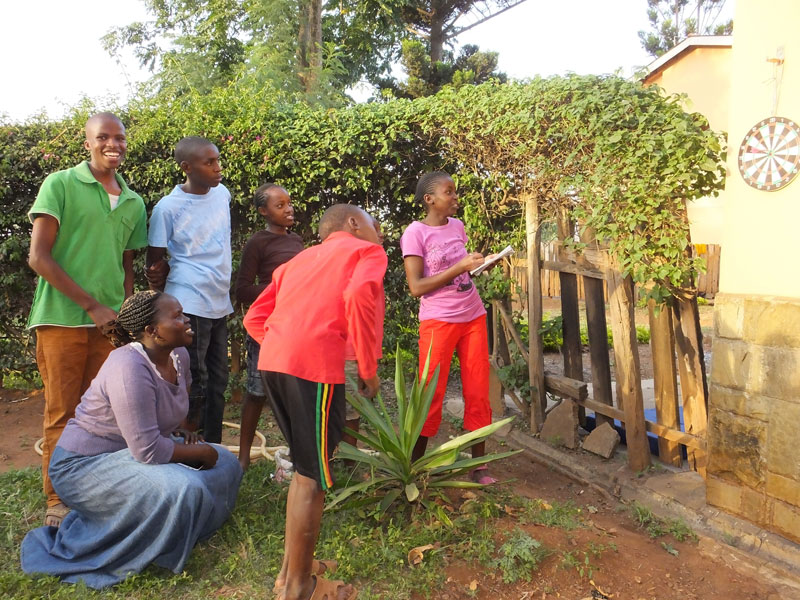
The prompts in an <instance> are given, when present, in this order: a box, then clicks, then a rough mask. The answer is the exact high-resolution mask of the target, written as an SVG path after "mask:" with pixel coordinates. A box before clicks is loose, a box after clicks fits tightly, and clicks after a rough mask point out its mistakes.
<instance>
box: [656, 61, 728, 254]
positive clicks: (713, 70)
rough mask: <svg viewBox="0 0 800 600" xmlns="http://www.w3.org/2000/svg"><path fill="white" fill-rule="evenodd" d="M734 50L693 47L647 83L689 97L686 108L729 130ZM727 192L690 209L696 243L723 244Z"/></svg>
mask: <svg viewBox="0 0 800 600" xmlns="http://www.w3.org/2000/svg"><path fill="white" fill-rule="evenodd" d="M730 77H731V49H730V48H726V47H724V46H710V47H698V48H691V49H689V50H687V51H686V52H684V53H683V54H681V55H680V56H679V57H678V58H677V59H676V60H674V61H673V62H672V63H670V64H668V65H667V66H666V67H664V68H663V69H661V70H660V71H659V72H658V74H656V75H654V76H650V77H647V78H646V79H645V83H648V84H655V85H658V86H660V87H662V88H664V91H665V92H666V93H668V94H686V95H687V98H686V100H685V102H684V107H685V108H686V110H687V111H690V112H699V113H701V114H702V115H704V116H705V117H706V118H707V119H708V122H709V124H710V125H711V128H712V129H714V130H716V131H726V130H727V129H728V107H729V105H730V101H729V100H730ZM724 205H725V191H724V190H723V191H722V192H720V194H719V196H715V197H709V198H699V199H698V200H695V201H694V202H690V203H689V206H688V207H687V208H688V216H689V224H690V230H691V235H692V242H694V243H695V244H722V239H723V227H724V221H723V207H724Z"/></svg>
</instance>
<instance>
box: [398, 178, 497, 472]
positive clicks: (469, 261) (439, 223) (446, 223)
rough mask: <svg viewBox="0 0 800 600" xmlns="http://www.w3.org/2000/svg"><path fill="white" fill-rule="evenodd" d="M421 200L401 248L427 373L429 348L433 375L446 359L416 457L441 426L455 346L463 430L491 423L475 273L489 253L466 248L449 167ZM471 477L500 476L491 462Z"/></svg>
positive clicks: (430, 181)
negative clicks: (420, 213) (420, 215)
mask: <svg viewBox="0 0 800 600" xmlns="http://www.w3.org/2000/svg"><path fill="white" fill-rule="evenodd" d="M415 199H416V200H417V202H420V203H422V205H423V206H424V207H425V212H426V215H425V218H424V219H422V220H421V221H415V222H414V223H411V225H409V226H408V227H407V228H406V230H405V232H404V233H403V236H402V238H401V239H400V247H401V249H402V251H403V262H404V265H405V270H406V278H407V279H408V287H409V289H410V290H411V295H412V296H414V297H416V298H421V300H420V306H419V320H420V324H419V362H420V373H421V372H422V369H423V368H424V366H425V359H426V357H427V354H428V348H429V347H430V349H431V363H430V373H431V375H432V373H433V370H434V369H435V368H436V366H437V365H439V380H438V382H437V385H436V392H435V394H434V396H433V401H432V403H431V409H430V412H429V413H428V419H427V421H426V422H425V426H424V427H423V428H422V434H421V435H420V438H419V440H418V441H417V445H416V446H415V447H414V452H413V454H412V459H413V460H416V459H418V458H420V457H421V456H422V455H423V454H425V449H426V447H427V444H428V438H429V437H431V436H433V435H436V433H437V432H438V431H439V425H440V424H441V422H442V401H443V400H444V394H445V391H446V390H447V376H448V374H449V372H450V361H451V360H452V358H453V351H455V352H457V353H458V360H459V362H460V364H461V383H462V387H463V394H464V428H465V429H467V430H468V431H475V430H476V429H480V428H481V427H484V426H486V425H489V424H490V423H491V421H492V411H491V407H490V406H489V343H488V335H487V331H486V310H485V309H484V308H483V302H482V301H481V298H480V296H479V295H478V291H477V290H476V289H475V285H474V284H473V282H472V278H471V277H470V275H469V272H470V271H471V270H473V269H475V268H477V267H479V266H481V265H482V264H483V262H484V257H483V255H482V254H481V253H479V252H467V248H466V243H467V235H466V232H465V231H464V224H463V223H462V222H461V221H459V220H458V219H456V218H454V215H455V214H456V212H457V211H458V193H457V192H456V186H455V183H454V182H453V179H452V178H451V177H450V175H448V174H447V173H445V172H444V171H434V172H432V173H426V174H425V175H423V176H422V177H421V178H420V180H419V182H418V183H417V190H416V195H415ZM485 452H486V448H485V443H484V442H481V443H480V444H476V445H475V446H473V447H472V456H473V457H475V458H477V457H480V456H483V455H484V454H485ZM472 476H473V479H474V480H475V481H477V482H479V483H483V484H489V483H494V482H495V480H494V479H493V478H492V477H490V476H489V475H488V472H487V467H486V466H485V465H484V466H481V467H478V468H477V469H475V471H473V474H472Z"/></svg>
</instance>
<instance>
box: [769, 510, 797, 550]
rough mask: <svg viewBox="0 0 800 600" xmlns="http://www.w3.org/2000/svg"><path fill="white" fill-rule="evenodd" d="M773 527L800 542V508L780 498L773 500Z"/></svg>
mask: <svg viewBox="0 0 800 600" xmlns="http://www.w3.org/2000/svg"><path fill="white" fill-rule="evenodd" d="M772 528H773V529H774V530H775V531H777V532H778V533H780V534H781V535H783V536H786V537H787V538H789V539H791V540H794V541H795V542H800V508H798V507H797V506H792V505H791V504H787V503H786V502H781V501H780V500H773V501H772Z"/></svg>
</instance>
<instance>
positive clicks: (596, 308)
mask: <svg viewBox="0 0 800 600" xmlns="http://www.w3.org/2000/svg"><path fill="white" fill-rule="evenodd" d="M583 286H584V289H585V290H586V329H587V332H588V334H589V356H590V357H591V363H592V396H593V398H594V400H596V401H597V402H600V403H602V404H607V405H608V406H611V405H612V404H613V403H614V397H613V395H612V392H611V361H610V359H609V355H608V335H607V333H606V306H605V300H604V289H603V288H604V282H602V281H600V280H599V279H592V278H584V279H583ZM608 421H609V419H607V418H605V417H603V416H598V417H597V424H598V425H602V424H603V423H604V422H608Z"/></svg>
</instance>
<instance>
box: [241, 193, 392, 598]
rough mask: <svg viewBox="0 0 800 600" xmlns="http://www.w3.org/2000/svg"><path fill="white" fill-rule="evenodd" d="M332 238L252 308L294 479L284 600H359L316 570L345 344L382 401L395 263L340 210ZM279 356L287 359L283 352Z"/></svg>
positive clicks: (279, 583)
mask: <svg viewBox="0 0 800 600" xmlns="http://www.w3.org/2000/svg"><path fill="white" fill-rule="evenodd" d="M320 229H327V230H328V231H331V232H332V233H330V234H329V235H328V236H327V237H326V238H325V241H324V242H322V243H321V244H319V245H318V246H313V247H311V248H307V249H306V250H304V251H303V252H301V253H300V254H298V255H297V256H295V257H294V258H293V259H291V260H290V261H289V262H287V263H285V264H283V265H281V266H280V267H278V268H277V269H276V270H275V272H274V273H273V275H272V283H270V285H269V286H268V287H267V288H266V289H265V290H264V291H263V292H262V293H261V295H259V297H258V298H257V299H256V301H255V302H254V303H253V304H252V305H251V306H250V310H248V311H247V315H246V316H245V318H244V326H245V328H246V329H247V333H249V334H250V335H251V336H252V337H253V339H255V340H256V341H257V342H258V343H260V344H261V345H262V346H263V345H264V344H266V346H265V347H268V348H275V349H276V351H274V352H262V353H261V355H260V356H259V361H258V369H259V371H261V377H262V379H263V381H264V388H265V391H266V393H267V397H268V398H269V399H270V401H271V402H272V407H273V411H274V413H275V418H276V420H277V422H278V426H279V427H280V428H281V431H282V432H283V435H284V436H285V438H286V440H287V442H288V444H289V449H290V451H291V454H292V461H293V462H294V468H295V475H294V477H293V478H292V483H291V485H290V486H289V495H288V498H287V502H286V532H285V539H284V551H285V554H284V557H283V564H282V566H281V570H280V573H279V574H278V577H277V579H276V582H275V587H276V591H277V592H278V597H279V598H282V599H283V600H307V599H309V598H312V596H313V598H328V599H329V600H334V599H338V600H353V599H354V598H355V597H356V595H357V590H356V589H355V588H354V587H353V586H351V585H345V584H344V583H343V582H341V581H330V580H327V579H323V578H321V577H319V575H320V574H321V573H323V572H325V571H326V570H332V565H333V564H334V563H333V562H332V561H331V562H329V561H315V560H314V547H315V546H316V543H317V537H318V535H319V529H320V522H321V520H322V510H323V506H324V499H325V490H327V489H328V488H330V487H331V486H332V485H333V479H332V476H331V470H330V459H331V456H332V454H333V451H334V450H335V448H336V446H337V445H338V444H339V442H340V441H341V439H342V430H343V426H344V417H345V394H344V381H345V375H344V363H345V342H346V340H347V339H348V337H349V338H350V340H351V341H352V343H353V347H354V349H355V354H356V358H357V361H358V374H359V391H360V392H361V394H362V395H363V396H366V397H369V398H371V397H373V396H375V394H376V393H377V392H378V387H379V384H380V381H379V379H378V375H377V364H378V361H377V358H378V357H377V355H378V348H377V344H376V335H377V334H376V331H375V319H376V310H377V306H378V302H379V300H380V298H382V291H383V276H384V274H385V272H386V264H387V258H386V253H385V252H384V250H383V248H382V247H381V246H380V245H379V244H378V235H377V233H376V231H375V227H374V226H373V222H372V217H370V216H369V215H368V214H367V213H366V212H364V211H363V210H362V209H360V208H358V207H357V206H353V205H349V204H336V205H334V206H332V207H330V208H329V209H328V210H326V211H325V213H324V214H323V216H322V219H321V220H320ZM277 349H279V350H277Z"/></svg>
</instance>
